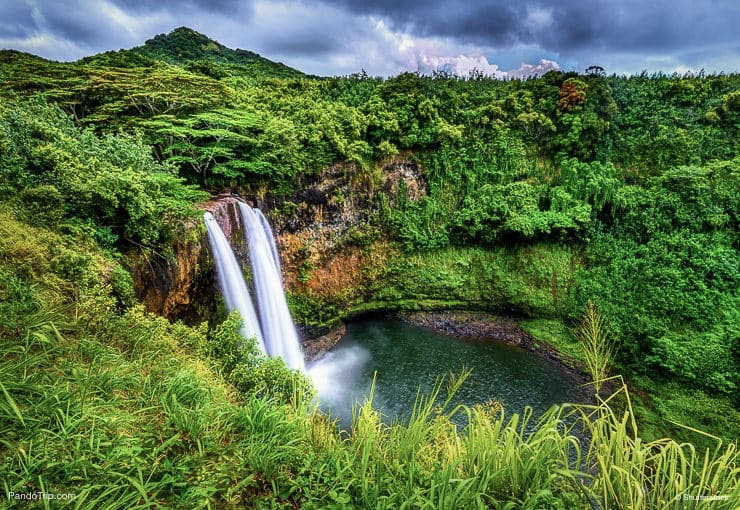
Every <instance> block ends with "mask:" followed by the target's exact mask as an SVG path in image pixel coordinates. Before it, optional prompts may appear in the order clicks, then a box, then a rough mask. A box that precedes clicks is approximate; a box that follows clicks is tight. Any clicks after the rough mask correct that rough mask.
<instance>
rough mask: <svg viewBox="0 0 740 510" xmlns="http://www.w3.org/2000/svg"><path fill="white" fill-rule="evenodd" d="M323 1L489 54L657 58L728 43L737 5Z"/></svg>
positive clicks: (628, 0) (627, 0)
mask: <svg viewBox="0 0 740 510" xmlns="http://www.w3.org/2000/svg"><path fill="white" fill-rule="evenodd" d="M326 1H327V2H328V3H331V4H332V5H336V6H338V7H343V8H346V9H349V10H351V11H353V12H355V13H358V14H366V15H372V16H381V17H384V18H386V19H388V20H389V21H390V23H391V24H392V26H394V27H396V28H399V29H405V30H411V31H413V32H415V33H418V34H419V35H423V36H439V37H453V38H456V39H459V40H461V41H466V42H472V43H476V44H483V45H488V46H491V47H499V46H501V45H516V44H524V45H537V46H540V47H542V48H546V49H548V50H551V51H555V52H561V53H565V52H569V51H581V50H587V49H592V48H601V49H604V50H614V51H636V50H639V51H661V50H670V49H675V48H677V47H678V48H688V47H690V46H692V45H694V44H697V43H704V44H707V43H711V42H720V41H732V40H733V39H736V35H735V34H736V32H737V24H738V22H740V2H738V1H737V0H715V1H710V0H704V1H695V0H655V1H646V0H623V1H615V0H594V1H583V0H521V1H517V2H512V1H511V0H466V1H465V2H456V3H455V4H451V3H450V2H446V1H444V0H430V1H426V2H414V1H409V0H399V1H389V0H326Z"/></svg>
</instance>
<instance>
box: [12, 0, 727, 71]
mask: <svg viewBox="0 0 740 510" xmlns="http://www.w3.org/2000/svg"><path fill="white" fill-rule="evenodd" d="M180 26H187V27H190V28H192V29H194V30H197V31H198V32H201V33H203V34H205V35H207V36H208V37H210V38H212V39H215V40H217V41H218V42H220V43H222V44H224V45H226V46H228V47H230V48H241V49H246V50H251V51H255V52H257V53H259V54H261V55H262V56H264V57H266V58H269V59H270V60H275V61H278V62H283V63H285V64H287V65H289V66H291V67H294V68H297V69H300V70H301V71H304V72H307V73H309V74H316V75H320V76H338V75H346V74H352V73H357V72H360V71H362V70H364V71H366V72H367V73H368V74H369V75H371V76H393V75H396V74H399V73H401V72H404V71H412V72H414V71H420V72H425V73H428V72H431V71H433V70H443V71H447V72H451V73H456V74H459V75H462V76H466V75H468V73H469V72H470V71H472V70H476V71H478V72H482V73H484V74H487V75H493V76H498V77H502V78H503V77H525V76H529V75H532V74H541V73H543V72H546V71H548V70H550V69H563V70H575V71H580V72H583V71H584V70H585V69H586V68H587V67H589V66H592V65H597V66H601V67H603V68H604V69H605V70H606V72H607V73H608V74H611V73H617V74H639V73H641V72H642V71H647V72H649V73H653V72H658V71H661V72H665V73H673V72H679V73H685V72H688V71H691V72H698V71H700V70H702V69H703V70H704V71H705V72H707V73H714V72H722V71H724V72H740V36H739V35H738V32H740V30H738V29H737V27H738V26H740V0H519V1H517V0H458V1H442V0H426V1H418V0H277V1H265V0H0V48H3V49H16V50H21V51H26V52H29V53H33V54H35V55H39V56H42V57H45V58H49V59H53V60H62V61H69V60H77V59H79V58H81V57H84V56H88V55H93V54H95V53H100V52H103V51H108V50H117V49H121V48H131V47H133V46H138V45H140V44H143V43H144V41H146V40H147V39H150V38H151V37H153V36H155V35H157V34H161V33H168V32H170V31H172V30H173V29H175V28H177V27H180Z"/></svg>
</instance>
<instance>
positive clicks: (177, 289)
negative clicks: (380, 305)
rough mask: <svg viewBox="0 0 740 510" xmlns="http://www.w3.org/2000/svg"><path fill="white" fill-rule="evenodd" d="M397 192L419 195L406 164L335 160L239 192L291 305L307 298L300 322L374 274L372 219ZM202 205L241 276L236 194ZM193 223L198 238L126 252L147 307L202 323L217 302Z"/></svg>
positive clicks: (202, 238) (420, 184) (379, 262)
mask: <svg viewBox="0 0 740 510" xmlns="http://www.w3.org/2000/svg"><path fill="white" fill-rule="evenodd" d="M400 190H405V192H406V193H407V197H408V199H409V200H418V199H419V198H421V197H422V196H424V195H425V194H426V182H425V180H424V179H423V177H422V176H421V175H420V173H419V171H418V168H417V167H416V165H415V164H413V163H410V162H408V161H401V160H399V161H394V162H391V163H389V164H387V165H386V166H385V167H383V168H380V169H376V170H375V171H368V170H363V169H360V168H358V167H357V166H356V165H354V164H336V165H333V166H332V167H330V168H328V169H327V170H325V171H324V172H322V173H321V174H320V175H318V176H313V177H310V178H307V179H306V180H305V181H304V182H302V183H301V186H300V189H299V190H298V191H296V192H295V193H293V194H292V195H289V196H274V195H270V194H262V195H254V194H250V193H244V194H243V195H244V198H245V199H246V200H247V202H249V203H250V204H251V205H256V206H257V207H259V208H260V209H261V210H262V211H263V212H264V213H265V215H266V216H267V218H268V220H269V221H270V223H271V224H272V226H273V230H274V233H275V236H276V243H277V246H278V249H279V251H280V257H281V261H282V265H283V277H284V281H285V285H286V288H287V289H288V291H289V292H290V293H291V294H292V295H293V297H294V298H295V299H294V300H293V301H294V302H293V305H294V306H293V308H294V309H295V308H296V306H297V305H296V302H304V303H307V308H304V309H301V310H297V314H298V317H297V318H298V320H299V322H313V321H312V320H305V319H306V317H305V316H308V317H311V316H313V315H316V316H318V317H319V318H320V316H321V315H322V314H323V313H326V314H328V315H336V311H337V310H336V308H337V307H339V308H341V307H343V306H345V305H347V304H348V303H350V302H352V301H353V300H355V299H357V298H359V297H360V296H358V294H357V291H358V289H359V288H365V287H366V286H367V285H368V283H369V282H371V281H372V280H373V279H374V278H377V277H378V274H379V272H380V271H382V268H383V266H384V261H385V259H386V257H387V256H388V255H389V254H388V252H387V250H386V249H385V248H384V244H383V242H382V239H381V237H382V236H381V232H380V229H379V228H378V227H377V226H376V224H377V217H378V215H379V214H380V212H381V208H382V203H383V200H386V201H388V202H390V203H393V201H395V200H396V198H397V196H398V193H399V191H400ZM202 209H203V210H204V211H210V212H211V213H212V214H213V216H214V217H215V218H216V221H217V222H218V223H219V225H220V226H221V229H222V230H223V231H224V234H225V235H226V237H227V238H228V239H229V241H230V243H231V245H232V247H233V248H234V250H235V252H236V254H237V257H238V258H239V259H240V260H241V261H242V263H243V265H244V267H245V270H246V273H247V274H248V273H249V269H248V249H247V246H246V242H245V236H244V235H243V230H242V229H243V227H242V223H241V218H240V215H239V209H238V205H237V198H236V197H235V196H233V195H232V194H231V193H225V194H222V195H219V196H216V197H214V199H213V200H211V201H209V202H207V203H205V204H203V205H202ZM192 228H193V229H194V230H196V231H197V235H194V236H192V237H193V238H195V239H197V240H195V241H191V242H181V243H177V244H175V245H174V246H173V247H172V254H171V255H170V256H167V257H165V256H162V255H146V254H144V253H142V252H137V253H133V254H131V255H130V256H129V257H128V261H129V266H130V267H131V268H132V272H133V276H134V283H135V286H136V293H137V296H138V298H139V299H140V300H142V301H143V302H144V304H145V305H146V307H147V309H148V310H149V311H151V312H154V313H157V314H159V315H163V316H165V317H167V318H169V319H182V320H184V321H186V322H198V321H202V320H206V319H207V318H208V317H209V316H212V314H214V313H217V310H218V302H219V298H218V296H217V294H216V292H217V285H216V282H215V273H214V267H213V260H212V258H211V255H210V248H209V245H208V239H207V235H206V231H205V227H204V226H203V225H201V224H199V223H197V222H196V223H195V224H193V225H192ZM294 313H295V311H294ZM303 315H305V316H303ZM302 319H304V320H302ZM318 322H321V320H320V319H319V320H318ZM308 334H309V335H311V334H312V332H310V331H309V333H308Z"/></svg>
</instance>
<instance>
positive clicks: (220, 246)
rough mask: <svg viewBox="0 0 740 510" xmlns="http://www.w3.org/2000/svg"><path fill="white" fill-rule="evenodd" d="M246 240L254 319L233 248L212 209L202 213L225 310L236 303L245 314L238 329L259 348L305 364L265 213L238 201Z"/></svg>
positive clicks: (297, 365)
mask: <svg viewBox="0 0 740 510" xmlns="http://www.w3.org/2000/svg"><path fill="white" fill-rule="evenodd" d="M239 209H240V212H241V216H242V221H243V223H244V232H245V235H246V238H247V243H248V246H249V259H250V262H251V266H252V278H253V282H254V292H255V295H256V297H257V308H258V311H259V320H258V319H257V313H255V309H254V306H253V305H252V299H251V298H250V296H249V290H248V288H247V285H246V283H245V281H244V276H243V274H242V272H241V269H240V267H239V264H238V262H237V261H236V257H235V256H234V252H233V250H232V249H231V246H230V245H229V242H228V240H227V239H226V236H225V235H224V233H223V231H222V230H221V228H220V227H219V226H218V223H216V220H215V219H214V218H213V215H211V213H208V212H207V213H205V214H204V219H205V222H206V228H207V229H208V239H209V241H210V244H211V249H212V251H213V257H214V259H215V261H216V274H217V275H218V282H219V286H220V288H221V291H222V292H223V294H224V298H225V300H226V306H227V308H228V309H229V311H231V310H234V309H237V310H239V313H240V314H241V315H242V317H243V318H244V327H243V328H242V331H241V333H242V335H244V336H245V337H252V336H254V337H256V338H257V340H258V344H259V347H260V349H261V350H262V352H264V353H266V354H267V355H269V356H272V357H281V358H283V360H284V361H285V363H286V364H287V365H288V366H289V367H290V368H295V369H298V370H303V369H304V362H303V353H302V352H301V348H300V344H299V343H298V334H297V333H296V330H295V326H294V325H293V319H292V317H291V316H290V310H289V309H288V303H287V301H286V300H285V293H284V291H283V284H282V275H281V272H280V258H279V256H278V251H277V246H276V245H275V239H274V236H273V234H272V229H271V228H270V224H269V223H268V222H267V219H266V218H265V217H264V215H263V214H262V212H261V211H260V210H259V209H252V208H251V207H249V206H248V205H246V204H244V203H242V202H239Z"/></svg>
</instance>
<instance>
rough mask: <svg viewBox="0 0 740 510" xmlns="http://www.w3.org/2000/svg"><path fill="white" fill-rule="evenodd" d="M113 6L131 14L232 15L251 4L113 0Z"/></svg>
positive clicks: (235, 0)
mask: <svg viewBox="0 0 740 510" xmlns="http://www.w3.org/2000/svg"><path fill="white" fill-rule="evenodd" d="M111 1H112V3H113V4H115V5H116V6H118V7H120V8H121V9H124V10H126V11H131V12H151V11H162V10H173V9H174V10H190V11H208V12H221V13H223V14H225V15H231V14H233V13H235V12H240V11H241V10H242V9H244V8H245V7H248V6H249V4H250V3H251V2H249V1H244V0H111Z"/></svg>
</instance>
